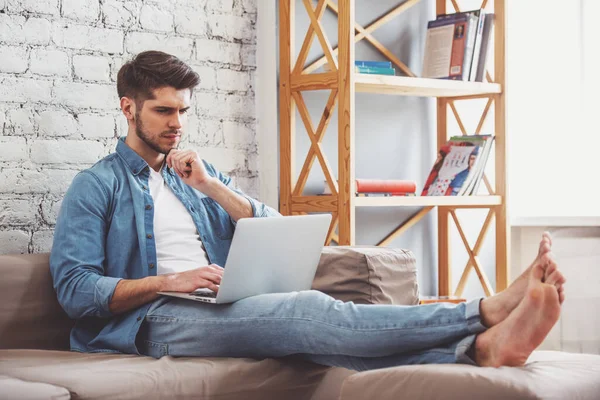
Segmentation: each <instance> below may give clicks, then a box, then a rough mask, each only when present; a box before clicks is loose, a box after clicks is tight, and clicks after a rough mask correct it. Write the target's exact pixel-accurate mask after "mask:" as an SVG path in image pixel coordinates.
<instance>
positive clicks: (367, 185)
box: [356, 179, 417, 193]
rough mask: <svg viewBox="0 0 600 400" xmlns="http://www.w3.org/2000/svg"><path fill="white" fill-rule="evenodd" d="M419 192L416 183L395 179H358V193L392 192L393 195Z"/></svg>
mask: <svg viewBox="0 0 600 400" xmlns="http://www.w3.org/2000/svg"><path fill="white" fill-rule="evenodd" d="M416 190H417V183H416V182H415V181H405V180H393V179H357V180H356V191H357V192H358V193H366V192H376V193H381V192H391V193H414V192H415V191H416Z"/></svg>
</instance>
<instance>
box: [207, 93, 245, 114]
mask: <svg viewBox="0 0 600 400" xmlns="http://www.w3.org/2000/svg"><path fill="white" fill-rule="evenodd" d="M196 101H197V108H196V109H197V112H198V115H207V116H210V117H234V118H246V119H254V118H256V110H255V107H254V98H253V97H251V96H239V95H234V94H227V95H225V94H217V95H215V94H214V93H197V95H196Z"/></svg>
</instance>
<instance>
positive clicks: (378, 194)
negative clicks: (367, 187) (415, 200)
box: [356, 192, 416, 197]
mask: <svg viewBox="0 0 600 400" xmlns="http://www.w3.org/2000/svg"><path fill="white" fill-rule="evenodd" d="M356 196H357V197H397V196H416V193H415V192H411V193H405V192H397V193H396V192H356Z"/></svg>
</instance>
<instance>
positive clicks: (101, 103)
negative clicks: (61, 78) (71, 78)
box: [54, 82, 119, 109]
mask: <svg viewBox="0 0 600 400" xmlns="http://www.w3.org/2000/svg"><path fill="white" fill-rule="evenodd" d="M54 99H55V101H56V102H58V103H60V104H64V105H66V106H69V107H81V108H89V107H91V108H99V109H114V108H117V107H118V106H119V103H118V98H117V89H116V88H115V87H114V86H113V85H98V84H93V83H76V82H56V85H55V87H54Z"/></svg>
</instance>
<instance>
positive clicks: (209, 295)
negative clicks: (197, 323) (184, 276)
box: [190, 292, 217, 298]
mask: <svg viewBox="0 0 600 400" xmlns="http://www.w3.org/2000/svg"><path fill="white" fill-rule="evenodd" d="M190 294H191V295H192V296H196V297H211V298H216V297H217V293H215V292H199V293H196V292H192V293H190Z"/></svg>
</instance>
